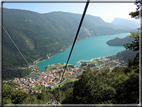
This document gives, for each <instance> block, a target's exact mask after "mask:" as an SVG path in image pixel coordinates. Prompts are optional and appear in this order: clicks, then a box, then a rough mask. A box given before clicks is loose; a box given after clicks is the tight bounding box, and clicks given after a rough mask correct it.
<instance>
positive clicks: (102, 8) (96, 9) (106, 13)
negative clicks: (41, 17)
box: [3, 2, 136, 22]
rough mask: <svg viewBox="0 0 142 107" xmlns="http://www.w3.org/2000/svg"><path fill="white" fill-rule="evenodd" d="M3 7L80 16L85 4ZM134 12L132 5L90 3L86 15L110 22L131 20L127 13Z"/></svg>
mask: <svg viewBox="0 0 142 107" xmlns="http://www.w3.org/2000/svg"><path fill="white" fill-rule="evenodd" d="M3 7H5V8H9V9H23V10H31V11H35V12H38V13H48V12H53V11H63V12H72V13H79V14H82V13H83V9H84V7H85V3H77V2H75V3H3ZM135 10H136V5H134V3H90V4H89V7H88V9H87V14H90V15H93V16H100V17H101V18H102V19H103V20H104V21H107V22H111V21H112V20H113V19H114V18H116V17H117V18H125V19H132V18H131V16H130V15H129V13H130V12H132V11H135Z"/></svg>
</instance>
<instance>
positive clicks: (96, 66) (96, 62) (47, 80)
mask: <svg viewBox="0 0 142 107" xmlns="http://www.w3.org/2000/svg"><path fill="white" fill-rule="evenodd" d="M78 63H79V65H80V66H79V67H77V66H74V65H70V66H68V67H67V69H66V71H65V73H64V75H63V71H64V66H63V65H62V64H56V65H57V66H55V64H54V65H53V66H54V68H53V66H51V65H50V66H47V67H46V69H45V71H44V72H42V73H35V72H37V71H39V69H38V67H36V69H34V70H33V69H31V70H32V73H35V75H33V76H32V77H26V78H20V79H19V78H15V79H14V83H16V84H18V85H19V86H20V87H19V88H16V90H21V91H23V92H27V93H28V92H32V93H42V90H34V87H35V86H37V85H38V86H40V87H41V86H43V87H45V88H46V87H51V88H54V87H57V86H58V85H59V84H60V83H62V82H64V81H66V80H68V79H76V78H77V77H78V76H79V75H81V74H82V73H83V69H84V68H87V67H89V68H90V70H91V71H94V70H99V71H101V69H105V68H109V69H110V70H111V69H113V68H115V67H119V66H127V63H126V62H124V61H120V60H119V59H116V60H110V59H109V58H106V57H102V58H96V59H92V60H90V61H79V62H78ZM62 76H63V78H62ZM61 78H62V80H63V81H62V82H61Z"/></svg>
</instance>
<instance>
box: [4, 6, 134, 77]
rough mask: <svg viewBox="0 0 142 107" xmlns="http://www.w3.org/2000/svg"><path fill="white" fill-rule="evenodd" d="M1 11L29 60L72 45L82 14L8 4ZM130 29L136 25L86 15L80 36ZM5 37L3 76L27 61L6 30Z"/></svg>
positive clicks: (86, 36) (12, 75)
mask: <svg viewBox="0 0 142 107" xmlns="http://www.w3.org/2000/svg"><path fill="white" fill-rule="evenodd" d="M2 13H3V15H2V16H3V26H4V27H5V29H6V30H7V32H8V33H9V34H10V36H11V38H12V39H13V41H14V42H15V44H16V45H17V47H18V48H19V49H20V51H21V52H22V53H23V55H24V56H25V58H26V59H27V61H28V62H29V63H30V64H32V63H33V61H34V60H37V59H38V58H41V57H42V59H46V58H47V55H48V56H53V55H55V54H57V53H59V52H61V50H64V49H65V48H67V47H68V46H69V45H71V44H72V43H73V40H74V37H75V34H76V32H77V28H78V25H79V22H80V19H81V16H82V15H81V14H74V13H67V12H51V13H46V14H39V13H36V12H32V11H26V10H19V9H6V8H3V12H2ZM134 30H135V29H134ZM130 31H133V29H128V27H126V28H124V29H118V28H117V27H115V25H113V24H110V23H106V22H105V21H103V20H102V19H101V18H100V17H95V16H91V15H86V16H85V19H84V21H83V25H82V27H81V30H80V32H79V36H78V39H77V40H78V41H79V40H82V39H86V38H90V37H93V36H101V35H108V34H116V33H124V32H130ZM2 38H3V41H2V49H3V50H2V57H3V61H2V62H3V63H2V66H3V68H2V69H3V79H6V78H13V77H14V76H15V71H16V70H15V69H16V68H17V67H19V66H20V67H22V66H27V65H26V62H25V61H24V59H23V58H22V57H21V55H20V54H19V52H18V51H17V49H16V48H15V46H14V45H13V43H12V42H11V40H10V39H9V38H8V36H7V35H6V33H5V32H4V31H3V35H2ZM15 67H16V68H15ZM13 68H14V70H13ZM11 70H13V71H11ZM20 73H21V72H19V71H17V73H16V76H17V77H21V76H23V75H26V73H25V74H23V75H21V74H20Z"/></svg>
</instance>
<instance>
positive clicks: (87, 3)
mask: <svg viewBox="0 0 142 107" xmlns="http://www.w3.org/2000/svg"><path fill="white" fill-rule="evenodd" d="M89 2H90V0H87V2H86V6H85V8H84V12H83V15H82V18H81V21H80V24H79V27H78V30H77V33H76V36H75V39H74V42H73V45H72V48H71V51H70V54H69V56H68V60H67V62H66V66H65V69H64V71H63V74H62V78H63V75H64V73H65V70H66V68H67V65H68V62H69V59H70V56H71V54H72V51H73V48H74V45H75V42H76V39H77V37H78V34H79V31H80V28H81V25H82V22H83V20H84V17H85V14H86V11H87V8H88V5H89ZM62 78H61V81H60V84H61V82H62ZM60 84H59V90H60ZM59 94H60V91H59ZM60 103H61V96H60Z"/></svg>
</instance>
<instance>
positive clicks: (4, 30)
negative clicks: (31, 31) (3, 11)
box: [0, 24, 29, 66]
mask: <svg viewBox="0 0 142 107" xmlns="http://www.w3.org/2000/svg"><path fill="white" fill-rule="evenodd" d="M0 25H1V24H0ZM1 27H2V28H3V30H4V31H5V33H6V34H7V36H8V37H9V38H10V40H11V41H12V43H13V44H14V45H15V47H16V48H17V50H18V51H19V53H20V54H21V56H22V57H23V59H24V60H25V61H26V63H27V64H28V66H29V63H28V61H27V60H26V58H25V57H24V56H23V54H22V53H21V51H20V50H19V48H18V47H17V45H16V44H15V43H14V41H13V40H12V38H11V37H10V35H9V34H8V32H7V31H6V29H5V28H4V27H3V26H2V25H1Z"/></svg>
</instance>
